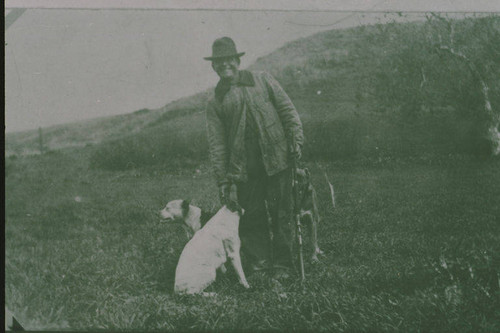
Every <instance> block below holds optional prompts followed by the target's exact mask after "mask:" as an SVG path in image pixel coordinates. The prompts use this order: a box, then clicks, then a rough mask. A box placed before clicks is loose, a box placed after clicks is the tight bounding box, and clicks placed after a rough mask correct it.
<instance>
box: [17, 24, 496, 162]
mask: <svg viewBox="0 0 500 333" xmlns="http://www.w3.org/2000/svg"><path fill="white" fill-rule="evenodd" d="M450 27H453V29H451V30H450ZM499 36H500V19H499V18H498V17H488V18H481V19H465V20H460V21H451V20H443V19H441V18H435V19H432V20H429V21H428V22H425V23H401V24H397V23H392V24H386V25H374V26H361V27H357V28H351V29H345V30H331V31H327V32H322V33H318V34H315V35H313V36H311V37H308V38H302V39H299V40H296V41H294V42H291V43H288V44H286V45H285V46H284V47H282V48H280V49H278V50H277V51H275V52H273V53H271V54H270V55H268V56H266V57H263V58H260V59H258V61H257V62H256V63H255V64H253V65H252V66H250V68H249V69H251V70H266V71H269V72H270V73H271V74H273V75H274V76H275V77H276V78H277V79H278V81H279V82H280V83H281V84H282V85H283V87H284V88H285V90H286V91H287V93H288V94H289V95H290V97H291V98H292V100H293V102H294V103H295V105H296V107H297V109H298V111H299V113H300V115H301V118H302V120H303V123H304V128H305V132H306V133H305V134H306V138H307V142H306V144H307V147H306V148H307V149H305V152H306V158H308V157H313V158H328V159H332V158H334V159H335V158H343V157H348V156H368V157H374V158H378V159H380V158H388V157H390V156H401V155H422V154H443V153H446V154H448V153H464V152H465V153H474V152H475V151H476V150H477V149H482V150H487V149H488V147H487V143H485V142H484V140H483V138H482V133H483V132H484V126H485V124H486V123H487V122H488V121H490V119H487V117H486V116H485V115H484V111H483V110H482V106H483V105H484V98H483V96H482V95H481V94H480V90H481V89H480V84H479V82H478V78H477V76H475V75H473V73H472V72H471V71H470V70H469V69H468V68H469V67H470V63H467V62H465V61H461V60H460V59H456V57H455V58H454V57H453V56H450V55H447V54H444V53H443V52H442V51H440V50H441V49H443V47H444V46H446V47H448V46H450V47H456V49H457V50H458V51H459V52H462V53H464V54H465V55H466V56H467V57H468V59H470V61H471V63H472V64H473V65H474V66H476V67H477V68H478V69H479V73H480V75H482V79H483V81H484V82H486V83H487V84H488V87H489V89H490V101H489V102H490V103H491V104H492V106H493V110H494V111H495V112H496V110H497V109H498V107H497V106H498V104H499V102H500V101H499V97H498V96H500V90H499V87H500V83H499V81H500V80H499V77H500V71H499V68H500V64H499V62H498V59H500V57H497V58H496V59H495V55H498V54H500V49H499V47H498V46H496V45H500V37H499ZM497 41H499V43H495V42H497ZM497 74H498V75H497ZM210 94H211V91H207V92H203V93H200V94H197V95H194V96H192V97H189V98H184V99H181V100H179V101H176V102H174V103H170V104H168V105H167V106H165V107H164V108H161V109H159V110H152V111H149V112H139V113H134V114H130V115H125V116H117V117H111V118H108V119H105V120H96V121H94V122H87V123H85V125H78V124H74V125H71V126H66V127H64V126H63V128H65V130H62V129H61V128H53V129H50V130H46V131H45V136H46V137H47V139H45V140H46V141H47V143H48V145H49V148H51V149H54V148H57V147H63V146H67V145H76V144H79V145H82V144H84V143H88V142H100V141H104V142H103V143H102V144H100V145H98V146H96V152H95V154H94V155H93V158H92V164H93V165H94V166H100V167H105V168H124V167H126V166H127V165H129V166H130V165H134V166H138V165H142V164H144V165H148V164H151V163H166V162H168V161H171V160H172V156H177V157H180V156H183V157H187V158H188V159H196V160H201V159H204V158H206V140H205V137H204V130H205V125H204V115H203V110H204V106H205V103H206V101H207V99H208V98H209V96H210ZM96 124H97V125H96ZM23 135H24V136H23ZM23 135H21V134H17V136H16V135H14V134H13V135H8V136H7V150H17V151H19V150H21V148H20V147H21V146H22V147H31V148H32V149H37V146H38V133H37V132H36V131H34V132H31V133H30V135H27V134H23Z"/></svg>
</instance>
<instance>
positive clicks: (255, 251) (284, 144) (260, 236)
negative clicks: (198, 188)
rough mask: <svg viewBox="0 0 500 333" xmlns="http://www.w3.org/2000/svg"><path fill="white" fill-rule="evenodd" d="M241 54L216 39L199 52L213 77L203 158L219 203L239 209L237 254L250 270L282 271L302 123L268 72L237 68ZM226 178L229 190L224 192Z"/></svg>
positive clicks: (288, 256)
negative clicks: (207, 52) (233, 204)
mask: <svg viewBox="0 0 500 333" xmlns="http://www.w3.org/2000/svg"><path fill="white" fill-rule="evenodd" d="M244 54H245V53H244V52H240V53H239V52H237V51H236V46H235V44H234V42H233V40H232V39H231V38H229V37H222V38H220V39H217V40H215V42H214V43H213V45H212V56H211V57H206V58H204V59H206V60H209V61H212V68H213V69H214V71H215V72H216V73H217V75H218V76H219V77H220V80H219V83H218V84H217V86H216V88H215V97H214V98H213V99H212V100H211V101H210V102H209V103H208V106H207V110H206V117H207V133H208V144H209V150H210V158H211V162H212V166H213V169H214V173H215V177H216V180H217V185H218V186H219V194H220V199H221V203H222V204H224V203H225V202H227V201H228V200H237V201H238V202H239V204H240V205H241V206H242V207H243V208H244V209H245V215H243V217H242V219H241V221H240V238H241V241H242V250H243V253H244V254H245V255H246V256H247V259H249V260H250V261H251V262H252V263H253V267H254V269H261V268H264V267H265V266H268V265H269V264H271V263H272V267H271V268H272V269H273V271H275V273H276V274H277V275H279V276H287V275H289V273H290V268H293V266H294V261H293V255H292V253H293V243H294V238H293V231H294V225H293V223H292V218H291V216H292V215H291V208H292V200H291V199H292V196H291V169H290V161H291V158H292V157H294V158H300V152H301V147H302V144H303V141H304V137H303V132H302V124H301V121H300V118H299V115H298V113H297V111H296V109H295V107H294V105H293V104H292V102H291V101H290V98H289V97H288V96H287V94H286V93H285V91H284V90H283V89H282V88H281V86H280V85H279V83H278V82H277V81H276V80H275V79H274V78H273V77H272V76H271V75H270V74H268V73H266V72H250V71H245V70H239V65H240V57H241V56H243V55H244ZM291 142H294V143H295V147H292V146H291ZM291 153H293V156H291ZM231 184H236V188H237V193H230V188H231V186H230V185H231ZM268 216H269V217H270V218H271V219H270V221H272V223H271V225H269V224H268V221H269V220H268ZM271 231H272V232H271ZM271 235H272V238H273V241H272V242H271V240H270V239H271ZM271 243H272V244H271Z"/></svg>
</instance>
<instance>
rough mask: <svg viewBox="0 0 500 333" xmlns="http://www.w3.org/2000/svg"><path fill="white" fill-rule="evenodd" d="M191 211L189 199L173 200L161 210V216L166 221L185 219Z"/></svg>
mask: <svg viewBox="0 0 500 333" xmlns="http://www.w3.org/2000/svg"><path fill="white" fill-rule="evenodd" d="M188 213H189V201H188V200H181V199H179V200H172V201H170V202H169V203H167V205H166V206H165V208H163V209H162V210H161V211H160V216H161V217H162V218H163V220H164V221H165V222H169V221H175V220H184V219H185V217H186V216H187V215H188Z"/></svg>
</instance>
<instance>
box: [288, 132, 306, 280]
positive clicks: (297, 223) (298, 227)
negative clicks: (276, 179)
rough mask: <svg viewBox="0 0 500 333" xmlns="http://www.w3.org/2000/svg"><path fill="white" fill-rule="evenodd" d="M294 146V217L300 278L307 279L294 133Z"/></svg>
mask: <svg viewBox="0 0 500 333" xmlns="http://www.w3.org/2000/svg"><path fill="white" fill-rule="evenodd" d="M291 144H292V148H291V153H292V195H293V218H294V223H295V228H296V238H297V243H298V252H299V253H298V254H299V268H300V278H301V280H302V281H304V280H305V279H306V276H305V270H304V254H303V249H302V247H303V246H302V225H301V223H300V205H299V186H298V181H297V154H296V150H297V147H296V142H295V138H294V136H293V135H292V140H291Z"/></svg>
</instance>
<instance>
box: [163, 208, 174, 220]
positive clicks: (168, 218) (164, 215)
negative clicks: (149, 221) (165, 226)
mask: <svg viewBox="0 0 500 333" xmlns="http://www.w3.org/2000/svg"><path fill="white" fill-rule="evenodd" d="M160 217H161V219H162V222H168V221H172V220H173V219H174V217H173V216H172V214H170V213H169V212H167V211H165V210H161V211H160Z"/></svg>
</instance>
